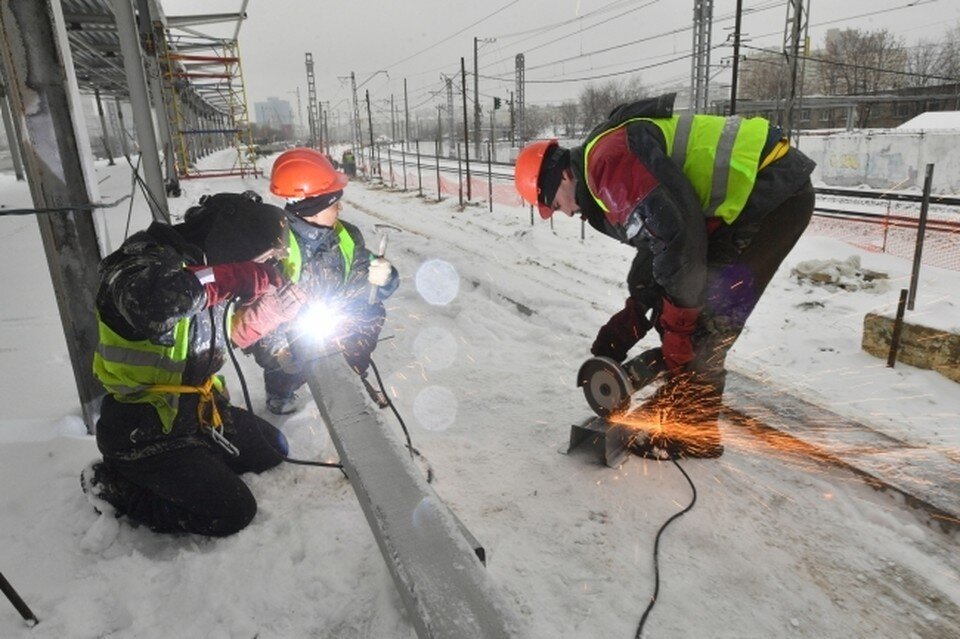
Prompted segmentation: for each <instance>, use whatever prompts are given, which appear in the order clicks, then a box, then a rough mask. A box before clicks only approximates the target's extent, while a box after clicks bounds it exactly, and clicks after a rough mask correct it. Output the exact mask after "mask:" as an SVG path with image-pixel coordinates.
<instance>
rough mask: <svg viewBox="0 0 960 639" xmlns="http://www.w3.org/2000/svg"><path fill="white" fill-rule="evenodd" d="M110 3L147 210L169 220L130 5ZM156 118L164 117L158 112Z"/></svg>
mask: <svg viewBox="0 0 960 639" xmlns="http://www.w3.org/2000/svg"><path fill="white" fill-rule="evenodd" d="M111 3H112V4H113V12H114V14H115V15H116V18H117V34H118V35H119V37H120V47H121V48H122V49H123V66H124V68H125V69H126V73H127V87H128V88H129V91H130V105H131V107H132V108H133V122H134V125H135V126H136V129H137V143H138V144H139V146H140V163H141V165H142V166H143V172H144V182H145V183H146V187H147V192H148V193H149V195H150V197H148V198H147V200H148V203H149V205H150V212H151V213H152V214H153V218H154V219H155V220H157V221H158V222H166V223H169V222H170V213H169V211H168V209H167V193H166V190H165V189H164V183H163V171H162V170H161V169H160V150H159V149H158V147H157V133H156V130H155V129H154V128H153V115H152V113H151V111H150V98H149V94H148V93H147V80H146V77H145V76H144V72H143V64H142V57H143V52H142V51H141V50H140V37H139V35H138V33H137V23H136V20H135V19H134V17H133V5H132V4H131V0H111ZM158 117H163V116H162V115H160V114H158Z"/></svg>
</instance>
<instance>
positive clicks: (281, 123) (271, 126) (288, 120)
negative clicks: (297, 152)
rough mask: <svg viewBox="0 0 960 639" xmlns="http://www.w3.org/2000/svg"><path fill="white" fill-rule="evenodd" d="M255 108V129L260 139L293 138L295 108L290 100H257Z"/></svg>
mask: <svg viewBox="0 0 960 639" xmlns="http://www.w3.org/2000/svg"><path fill="white" fill-rule="evenodd" d="M253 108H254V114H255V118H256V126H255V128H254V130H255V135H256V137H257V138H258V139H271V140H277V139H285V140H292V139H293V137H294V127H293V109H292V108H291V107H290V103H289V102H287V101H286V100H281V99H280V98H267V100H266V102H255V103H254V105H253Z"/></svg>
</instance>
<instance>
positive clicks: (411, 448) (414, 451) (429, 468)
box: [370, 359, 434, 484]
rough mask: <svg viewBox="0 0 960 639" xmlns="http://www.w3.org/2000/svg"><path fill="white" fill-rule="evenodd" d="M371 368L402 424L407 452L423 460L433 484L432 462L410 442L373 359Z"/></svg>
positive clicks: (428, 477) (408, 434)
mask: <svg viewBox="0 0 960 639" xmlns="http://www.w3.org/2000/svg"><path fill="white" fill-rule="evenodd" d="M370 368H371V369H373V375H374V377H376V378H377V385H378V386H380V392H381V393H383V397H384V399H385V400H386V401H387V406H389V407H390V410H391V411H393V414H394V415H395V416H396V418H397V421H398V422H400V428H401V429H402V430H403V435H404V437H406V438H407V450H409V451H410V456H411V457H414V456H416V457H419V458H420V459H422V460H423V463H424V464H426V465H427V483H428V484H432V483H433V478H434V474H433V466H431V465H430V462H428V461H427V458H426V457H424V456H423V454H422V453H421V452H420V451H419V450H417V449H416V448H415V447H414V445H413V442H412V441H410V431H409V430H407V425H406V423H404V421H403V418H402V417H400V412H399V411H398V410H397V407H396V406H394V405H393V402H392V401H391V400H390V395H389V394H388V393H387V389H386V388H384V386H383V380H382V379H381V378H380V371H379V370H377V365H376V364H374V363H373V359H371V360H370Z"/></svg>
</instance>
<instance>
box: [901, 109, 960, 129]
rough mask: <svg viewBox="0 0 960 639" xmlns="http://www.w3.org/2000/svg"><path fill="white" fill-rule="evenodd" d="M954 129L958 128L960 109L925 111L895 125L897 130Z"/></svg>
mask: <svg viewBox="0 0 960 639" xmlns="http://www.w3.org/2000/svg"><path fill="white" fill-rule="evenodd" d="M944 129H946V130H951V131H956V130H958V129H960V111H926V112H925V113H921V114H920V115H917V116H915V117H912V118H910V119H909V120H907V121H906V122H904V123H903V124H901V125H900V126H898V127H897V130H898V131H938V130H944Z"/></svg>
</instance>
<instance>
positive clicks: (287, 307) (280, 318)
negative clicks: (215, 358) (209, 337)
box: [230, 284, 307, 348]
mask: <svg viewBox="0 0 960 639" xmlns="http://www.w3.org/2000/svg"><path fill="white" fill-rule="evenodd" d="M306 301H307V296H306V295H304V293H303V291H302V290H300V288H299V287H297V285H295V284H290V285H289V286H285V287H283V288H280V289H277V290H274V291H271V292H269V293H265V294H263V295H261V296H260V297H259V298H257V300H256V301H255V302H253V303H251V304H249V305H248V306H244V307H243V308H241V309H239V310H238V311H237V312H236V313H235V314H234V316H233V324H232V328H231V331H230V339H232V340H233V343H234V344H236V345H237V346H239V347H240V348H247V347H248V346H251V345H253V344H254V343H255V342H257V341H258V340H259V339H260V338H261V337H263V336H264V335H266V334H267V333H269V332H271V331H273V330H274V329H276V328H277V327H278V326H280V325H281V324H285V323H286V322H289V321H291V320H293V319H294V318H295V317H296V316H297V313H299V312H300V307H302V306H303V304H304V302H306Z"/></svg>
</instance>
